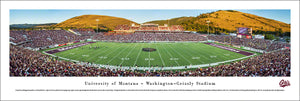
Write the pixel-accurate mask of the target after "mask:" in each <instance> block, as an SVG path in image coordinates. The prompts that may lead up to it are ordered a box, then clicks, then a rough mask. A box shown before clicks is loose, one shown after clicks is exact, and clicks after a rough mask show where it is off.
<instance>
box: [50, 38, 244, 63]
mask: <svg viewBox="0 0 300 101" xmlns="http://www.w3.org/2000/svg"><path fill="white" fill-rule="evenodd" d="M95 47H98V48H95ZM143 48H152V49H156V50H155V51H152V52H149V51H143ZM54 55H56V56H60V57H64V58H68V59H72V60H78V61H84V62H92V63H95V64H103V65H106V64H108V65H115V66H117V65H118V66H120V65H122V66H135V65H138V66H139V67H151V66H164V67H173V66H174V67H176V66H189V65H199V64H209V63H216V62H222V61H226V60H232V59H237V58H241V57H245V55H242V54H239V53H235V52H231V51H228V50H224V49H221V48H217V47H214V46H210V45H207V44H204V43H113V42H97V43H92V44H89V45H85V46H81V47H77V48H74V49H70V50H66V51H62V52H58V53H55V54H54Z"/></svg>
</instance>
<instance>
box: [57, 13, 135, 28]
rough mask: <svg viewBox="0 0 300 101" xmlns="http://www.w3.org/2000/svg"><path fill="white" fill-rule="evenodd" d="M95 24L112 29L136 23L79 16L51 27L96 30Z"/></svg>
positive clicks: (120, 19)
mask: <svg viewBox="0 0 300 101" xmlns="http://www.w3.org/2000/svg"><path fill="white" fill-rule="evenodd" d="M96 19H99V21H98V22H97V21H96ZM97 24H98V27H99V28H109V29H114V28H115V27H116V26H117V25H124V24H125V25H131V24H137V23H136V22H133V21H130V20H127V19H124V18H119V17H112V16H104V15H81V16H76V17H73V18H70V19H68V20H66V21H63V22H61V23H58V24H56V25H54V26H53V27H75V28H89V27H92V28H97Z"/></svg>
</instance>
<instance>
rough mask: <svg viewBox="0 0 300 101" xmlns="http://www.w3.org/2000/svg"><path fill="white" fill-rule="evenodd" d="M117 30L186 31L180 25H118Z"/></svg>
mask: <svg viewBox="0 0 300 101" xmlns="http://www.w3.org/2000/svg"><path fill="white" fill-rule="evenodd" d="M115 30H136V31H184V29H183V27H182V26H180V25H172V26H170V27H167V26H129V25H118V26H117V27H116V28H115Z"/></svg>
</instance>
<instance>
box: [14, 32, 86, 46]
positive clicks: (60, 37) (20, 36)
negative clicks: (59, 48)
mask: <svg viewBox="0 0 300 101" xmlns="http://www.w3.org/2000/svg"><path fill="white" fill-rule="evenodd" d="M86 38H87V37H86V36H79V35H75V34H73V33H71V32H68V31H66V30H31V31H22V30H21V31H10V39H11V41H12V42H14V43H20V42H24V41H25V42H26V43H24V44H23V47H31V48H40V47H47V46H50V45H55V44H64V43H68V42H73V41H77V40H85V39H86Z"/></svg>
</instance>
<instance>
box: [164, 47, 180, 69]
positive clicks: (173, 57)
mask: <svg viewBox="0 0 300 101" xmlns="http://www.w3.org/2000/svg"><path fill="white" fill-rule="evenodd" d="M164 49H165V50H166V51H167V53H168V54H169V56H171V57H172V58H174V57H173V55H172V54H170V53H169V51H168V50H167V49H166V48H165V47H164ZM174 61H175V62H176V63H177V66H180V65H179V63H178V62H177V61H176V60H174Z"/></svg>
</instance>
